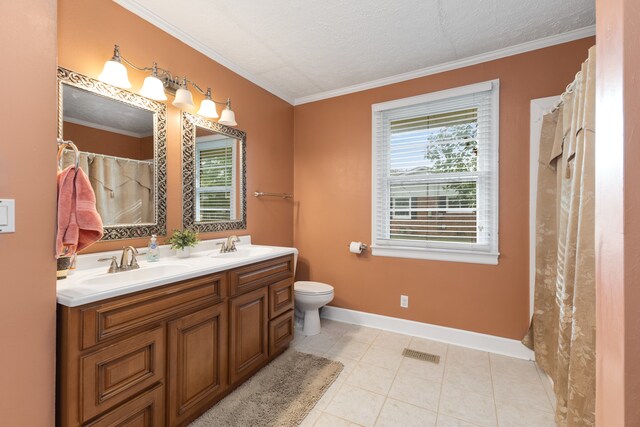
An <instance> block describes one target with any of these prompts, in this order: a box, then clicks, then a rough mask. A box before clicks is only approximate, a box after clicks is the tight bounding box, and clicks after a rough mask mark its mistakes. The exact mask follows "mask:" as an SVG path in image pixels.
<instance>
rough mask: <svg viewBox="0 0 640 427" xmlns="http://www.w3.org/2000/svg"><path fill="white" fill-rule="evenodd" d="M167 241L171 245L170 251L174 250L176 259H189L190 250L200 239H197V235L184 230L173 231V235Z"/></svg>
mask: <svg viewBox="0 0 640 427" xmlns="http://www.w3.org/2000/svg"><path fill="white" fill-rule="evenodd" d="M168 241H169V243H171V249H175V250H176V256H177V257H178V258H189V255H191V248H192V247H195V246H196V245H197V244H198V242H199V241H200V239H198V233H196V232H195V231H191V230H189V229H186V230H182V231H180V230H173V234H172V235H171V237H169V240H168Z"/></svg>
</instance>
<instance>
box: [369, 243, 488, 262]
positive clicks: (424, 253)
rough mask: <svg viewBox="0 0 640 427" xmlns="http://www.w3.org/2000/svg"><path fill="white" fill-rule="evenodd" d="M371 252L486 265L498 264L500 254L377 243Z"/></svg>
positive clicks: (382, 254) (399, 256)
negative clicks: (380, 244)
mask: <svg viewBox="0 0 640 427" xmlns="http://www.w3.org/2000/svg"><path fill="white" fill-rule="evenodd" d="M371 253H372V255H374V256H386V257H394V258H413V259H428V260H433V261H452V262H466V263H472V264H488V265H498V256H499V255H500V254H499V253H486V252H474V251H459V250H447V249H423V248H413V247H406V246H379V245H372V246H371Z"/></svg>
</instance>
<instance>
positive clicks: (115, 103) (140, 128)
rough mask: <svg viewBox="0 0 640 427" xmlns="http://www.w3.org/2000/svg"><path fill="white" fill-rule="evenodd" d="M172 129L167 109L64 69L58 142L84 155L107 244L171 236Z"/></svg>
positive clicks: (66, 159) (68, 155)
mask: <svg viewBox="0 0 640 427" xmlns="http://www.w3.org/2000/svg"><path fill="white" fill-rule="evenodd" d="M166 129H167V107H166V105H165V104H163V103H161V102H157V101H153V100H151V99H148V98H145V97H143V96H141V95H138V94H135V93H131V92H129V91H126V90H124V89H120V88H117V87H115V86H111V85H109V84H106V83H103V82H101V81H98V80H95V79H92V78H90V77H87V76H84V75H82V74H79V73H76V72H73V71H70V70H67V69H65V68H62V67H58V138H59V139H63V140H68V141H72V142H74V143H75V145H76V146H77V147H78V150H79V151H80V155H79V166H80V168H81V169H82V170H83V171H84V172H85V173H86V174H87V176H88V177H89V181H91V186H92V187H93V190H94V192H95V194H96V207H97V210H98V213H99V214H100V216H101V218H102V222H103V225H104V237H103V238H102V240H117V239H130V238H135V237H147V236H151V235H152V234H157V235H166V203H167V202H166V189H167V178H166V177H167V164H166V156H167V154H166V153H167V150H166V146H167V131H166ZM60 162H61V167H62V168H64V167H67V166H68V165H70V164H72V163H73V162H75V154H74V153H73V152H72V151H71V150H66V151H65V152H64V153H63V156H62V158H61V160H60Z"/></svg>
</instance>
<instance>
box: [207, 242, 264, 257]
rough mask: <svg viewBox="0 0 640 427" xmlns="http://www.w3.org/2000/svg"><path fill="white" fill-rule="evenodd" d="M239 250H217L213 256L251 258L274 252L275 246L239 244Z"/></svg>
mask: <svg viewBox="0 0 640 427" xmlns="http://www.w3.org/2000/svg"><path fill="white" fill-rule="evenodd" d="M237 249H238V250H237V251H235V252H227V253H220V252H216V253H214V254H213V255H212V256H213V257H214V258H250V257H254V256H261V255H267V254H269V253H271V252H273V248H269V247H264V246H249V245H245V246H238V247H237Z"/></svg>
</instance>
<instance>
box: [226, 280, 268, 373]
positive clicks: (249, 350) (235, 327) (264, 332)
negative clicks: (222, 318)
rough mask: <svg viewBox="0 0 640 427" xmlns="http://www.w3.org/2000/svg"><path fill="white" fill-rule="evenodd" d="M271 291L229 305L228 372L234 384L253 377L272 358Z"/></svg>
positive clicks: (265, 289)
mask: <svg viewBox="0 0 640 427" xmlns="http://www.w3.org/2000/svg"><path fill="white" fill-rule="evenodd" d="M267 300H268V288H267V287H263V288H261V289H257V290H255V291H253V292H250V293H247V294H244V295H240V296H239V297H236V298H233V299H232V300H231V301H230V313H229V318H230V324H231V327H230V349H229V372H230V378H231V383H232V384H233V383H235V382H236V381H238V380H241V379H243V378H244V377H245V376H248V375H250V374H251V373H252V372H254V371H255V370H256V369H257V368H259V367H260V366H262V364H263V363H264V362H266V361H267V359H268V358H269V349H268V326H269V325H268V320H269V319H268V316H269V307H268V301H267Z"/></svg>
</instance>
